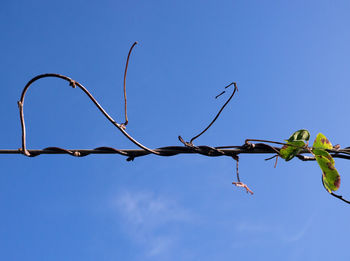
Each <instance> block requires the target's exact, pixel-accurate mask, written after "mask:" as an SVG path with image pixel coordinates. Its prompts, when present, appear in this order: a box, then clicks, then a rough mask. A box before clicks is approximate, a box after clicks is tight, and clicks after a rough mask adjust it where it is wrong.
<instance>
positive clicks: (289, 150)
mask: <svg viewBox="0 0 350 261" xmlns="http://www.w3.org/2000/svg"><path fill="white" fill-rule="evenodd" d="M287 144H291V145H292V146H288V145H284V146H283V147H282V148H281V150H280V156H281V158H282V159H285V160H286V161H289V160H291V159H292V158H294V156H295V155H297V154H298V153H299V152H300V151H301V150H302V148H303V147H305V143H304V141H301V140H299V141H288V142H287Z"/></svg>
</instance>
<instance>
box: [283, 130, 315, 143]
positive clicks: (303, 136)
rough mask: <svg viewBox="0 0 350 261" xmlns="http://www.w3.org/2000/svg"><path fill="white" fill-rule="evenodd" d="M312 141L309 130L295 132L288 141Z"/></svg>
mask: <svg viewBox="0 0 350 261" xmlns="http://www.w3.org/2000/svg"><path fill="white" fill-rule="evenodd" d="M309 139H310V133H309V131H308V130H298V131H296V132H294V133H293V134H292V135H291V136H290V137H289V139H288V140H287V141H300V140H302V141H308V140H309Z"/></svg>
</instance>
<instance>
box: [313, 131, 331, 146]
mask: <svg viewBox="0 0 350 261" xmlns="http://www.w3.org/2000/svg"><path fill="white" fill-rule="evenodd" d="M312 148H315V149H327V150H331V149H333V146H332V143H331V142H330V141H329V140H328V139H327V138H326V136H324V135H323V134H322V133H319V134H317V136H316V139H315V141H314V144H313V145H312Z"/></svg>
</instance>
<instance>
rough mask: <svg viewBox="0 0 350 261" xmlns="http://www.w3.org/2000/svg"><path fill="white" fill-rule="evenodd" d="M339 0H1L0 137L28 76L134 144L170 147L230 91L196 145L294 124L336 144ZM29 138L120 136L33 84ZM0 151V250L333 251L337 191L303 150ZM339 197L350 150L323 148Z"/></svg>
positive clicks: (31, 256) (341, 29)
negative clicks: (275, 157) (288, 157)
mask: <svg viewBox="0 0 350 261" xmlns="http://www.w3.org/2000/svg"><path fill="white" fill-rule="evenodd" d="M349 10H350V3H349V2H348V1H323V0H322V1H111V0H109V1H105V0H101V1H66V0H62V1H16V0H12V1H9V0H3V1H2V6H1V9H0V31H1V41H0V47H1V48H0V53H1V62H0V70H1V72H2V73H1V80H2V84H1V85H2V87H1V88H0V99H1V102H0V111H1V121H2V128H1V139H0V148H1V149H17V148H19V147H20V146H21V145H20V136H21V132H20V122H19V115H18V108H17V101H18V100H19V98H20V93H21V91H22V88H23V87H24V85H25V84H26V82H27V81H28V80H30V79H31V78H32V77H34V76H35V75H37V74H41V73H47V72H55V73H61V74H64V75H67V76H69V77H72V78H73V79H75V80H77V81H79V82H80V83H82V84H83V85H84V86H86V87H87V88H88V89H89V90H90V91H91V93H92V94H93V95H94V96H95V97H96V99H97V100H98V101H99V102H100V104H101V105H102V106H103V107H104V108H105V109H106V111H107V112H108V113H110V114H111V115H112V117H114V118H115V119H116V120H117V121H119V122H122V121H123V96H122V83H123V72H124V65H125V59H126V56H127V52H128V50H129V48H130V46H131V44H132V43H133V42H134V41H138V42H139V45H137V46H136V47H135V49H134V51H133V53H132V57H131V61H130V64H129V71H128V79H127V86H128V89H127V93H128V105H129V107H128V111H129V120H130V122H129V125H128V128H127V130H128V132H129V133H130V134H131V135H133V136H134V137H135V138H136V139H137V140H139V141H141V142H142V143H143V144H145V145H146V146H148V147H151V148H156V147H160V146H170V145H181V144H180V143H179V141H178V140H177V136H178V135H182V137H183V138H185V139H186V140H189V139H190V138H191V137H192V136H193V135H195V134H197V133H198V132H199V131H201V130H202V129H203V128H204V127H205V126H206V124H208V123H209V121H210V120H211V119H212V117H213V116H214V115H215V113H216V112H217V110H218V109H219V108H220V106H221V105H222V103H223V102H224V100H225V98H226V97H227V96H225V97H221V98H220V99H218V100H215V99H214V97H215V95H217V94H218V93H219V92H221V91H222V89H223V87H224V86H225V85H227V84H228V83H230V82H232V81H236V82H237V84H238V87H239V93H238V94H237V96H235V97H234V99H233V100H232V102H231V103H230V104H229V105H228V106H227V108H226V109H225V111H224V112H223V113H222V115H221V117H220V118H219V120H218V121H217V122H216V124H215V125H214V126H213V127H212V128H211V129H210V130H209V131H208V132H207V133H206V134H205V135H203V136H202V137H200V138H199V139H198V140H196V144H197V145H209V146H220V145H241V144H243V143H244V140H245V139H246V138H256V139H269V140H276V141H282V140H283V139H285V138H288V137H289V136H290V134H291V133H293V132H294V131H295V130H298V129H302V128H305V129H308V130H309V131H310V133H311V140H313V139H314V138H315V136H316V134H317V133H318V132H322V133H324V134H325V135H326V136H327V137H328V138H329V139H330V140H331V142H332V143H333V144H340V145H341V146H342V147H347V146H349V145H350V144H349V142H350V141H349V138H348V129H350V124H349V121H348V120H347V116H348V115H347V114H348V97H349V96H350V91H349V82H350V74H349V68H350V59H349V58H350V48H349V46H350V30H349V27H350V16H349ZM25 116H26V122H27V132H28V133H27V134H28V137H27V143H28V147H29V148H37V149H41V148H45V147H48V146H59V147H63V148H87V149H88V148H95V147H99V146H111V147H116V148H135V146H134V145H133V144H131V143H130V142H129V141H128V140H126V139H125V138H124V137H123V136H122V135H121V134H120V132H119V131H118V130H116V129H115V128H114V127H113V126H112V125H110V123H109V122H108V121H107V120H106V119H105V118H103V116H101V114H100V112H99V111H98V110H97V109H96V108H95V107H94V106H93V104H92V103H91V102H90V101H89V100H88V99H87V97H85V96H84V95H83V93H82V92H81V91H80V90H78V89H72V88H70V87H69V86H68V85H67V84H66V83H65V82H62V81H60V80H57V79H44V80H42V81H39V82H38V83H36V84H35V85H34V86H33V87H32V89H31V90H30V92H29V93H28V95H27V99H26V102H25ZM264 158H265V156H264V155H242V156H241V158H240V174H241V179H242V180H243V181H244V182H245V183H247V184H248V185H249V186H250V188H251V189H252V190H253V191H254V192H255V194H254V195H253V196H251V195H248V194H246V193H245V192H244V191H243V190H242V189H239V188H236V187H233V185H232V184H231V183H232V181H233V178H234V175H235V173H234V170H235V163H234V162H233V160H232V159H230V158H206V157H204V156H200V155H179V156H176V157H169V158H162V157H157V156H152V155H151V156H147V157H142V158H137V159H135V161H134V162H126V161H125V158H123V157H121V156H118V155H91V156H87V157H85V158H73V157H70V156H67V155H53V156H47V155H43V156H39V157H36V158H26V157H24V156H22V155H2V156H1V157H0V162H1V170H2V171H1V174H0V207H1V210H2V211H1V213H2V214H1V215H0V258H1V260H11V261H12V260H243V259H245V260H306V259H308V260H329V259H330V258H332V259H337V260H346V258H349V256H350V254H349V253H348V249H347V245H348V235H349V233H350V227H349V214H350V207H349V205H346V204H345V203H343V202H341V201H339V200H336V199H335V198H332V197H330V196H329V195H328V193H327V192H326V191H325V190H324V189H323V187H322V184H321V171H320V169H319V168H318V166H317V164H316V163H315V162H299V161H297V160H292V161H291V162H287V163H286V162H283V161H280V162H279V164H278V166H277V168H276V169H274V168H273V164H274V162H272V161H268V162H265V161H264ZM335 164H336V167H337V169H338V170H339V172H340V174H341V176H342V185H341V188H340V190H339V193H340V194H343V195H344V196H348V197H350V178H349V175H347V174H348V173H349V172H350V165H349V162H347V161H345V160H340V159H337V160H336V163H335Z"/></svg>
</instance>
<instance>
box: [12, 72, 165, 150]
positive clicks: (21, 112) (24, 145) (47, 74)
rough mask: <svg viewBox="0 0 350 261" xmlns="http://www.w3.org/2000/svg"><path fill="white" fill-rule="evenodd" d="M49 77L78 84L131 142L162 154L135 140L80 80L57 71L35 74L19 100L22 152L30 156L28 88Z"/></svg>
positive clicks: (70, 83)
mask: <svg viewBox="0 0 350 261" xmlns="http://www.w3.org/2000/svg"><path fill="white" fill-rule="evenodd" d="M47 77H54V78H60V79H63V80H65V81H68V82H69V85H70V86H72V87H73V88H75V87H76V86H78V87H79V88H80V89H81V90H82V91H83V92H84V93H85V94H86V95H87V96H88V97H89V98H90V100H91V101H92V102H93V103H94V104H95V106H96V107H97V108H98V109H99V110H100V111H101V112H102V114H103V115H104V116H105V117H106V118H107V119H108V120H109V121H110V122H111V123H112V124H113V125H114V126H115V127H117V128H118V130H120V131H121V132H122V133H123V134H124V136H126V137H127V138H128V139H129V140H130V141H131V142H133V143H134V144H135V145H137V146H138V147H140V148H141V149H143V150H146V151H148V152H149V153H153V154H156V155H160V154H159V152H157V151H154V150H152V149H150V148H147V147H146V146H144V145H143V144H141V143H140V142H138V141H137V140H135V139H134V138H133V137H131V136H130V135H129V134H128V133H127V132H126V131H125V130H124V128H123V127H122V126H121V124H118V123H117V122H116V121H115V120H114V119H113V118H112V117H111V116H110V115H109V114H108V113H107V112H106V111H105V110H104V109H103V108H102V106H101V105H100V104H99V103H98V102H97V100H96V99H95V98H94V97H93V96H92V94H91V93H90V92H89V91H88V90H87V89H86V88H85V87H84V86H83V85H82V84H80V83H79V82H77V81H74V80H73V79H71V78H69V77H67V76H64V75H61V74H56V73H46V74H40V75H38V76H35V77H34V78H32V79H31V80H30V81H29V82H28V83H27V84H26V86H25V87H24V89H23V91H22V95H21V99H20V101H19V102H18V107H19V112H20V120H21V126H22V148H21V152H22V153H23V154H24V155H26V156H30V153H29V151H28V150H27V148H26V127H25V121H24V98H25V95H26V92H27V91H28V88H29V87H30V86H31V85H32V84H33V83H34V82H35V81H38V80H40V79H42V78H47Z"/></svg>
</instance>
